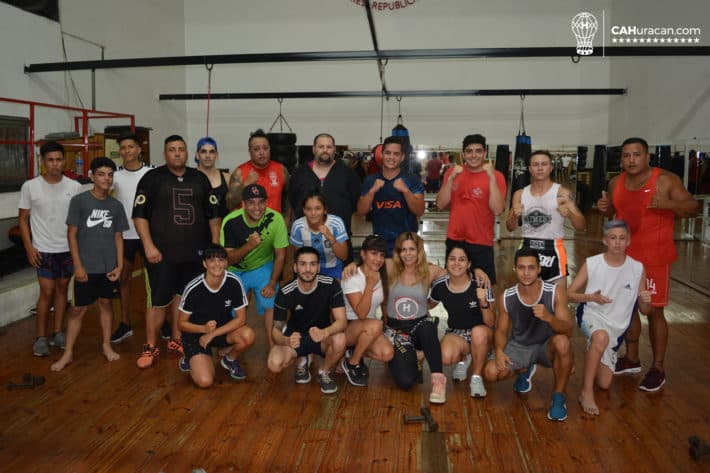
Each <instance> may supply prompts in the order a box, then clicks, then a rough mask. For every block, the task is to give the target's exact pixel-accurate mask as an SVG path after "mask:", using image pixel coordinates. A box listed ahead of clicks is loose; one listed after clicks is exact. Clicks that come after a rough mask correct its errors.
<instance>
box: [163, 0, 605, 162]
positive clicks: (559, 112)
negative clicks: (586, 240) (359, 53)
mask: <svg viewBox="0 0 710 473" xmlns="http://www.w3.org/2000/svg"><path fill="white" fill-rule="evenodd" d="M531 3H534V6H528V5H527V4H522V3H520V2H514V1H512V0H507V1H502V2H496V3H495V4H493V3H492V2H483V1H475V2H474V1H471V0H449V1H446V2H441V1H433V0H418V1H417V2H416V4H415V5H414V6H410V7H408V8H406V9H405V10H402V11H400V12H394V13H392V12H375V13H374V15H375V23H376V28H377V32H378V38H379V46H380V48H381V49H410V48H427V49H428V48H455V47H461V48H465V47H527V46H570V48H574V45H575V42H574V38H573V35H572V32H571V30H570V26H569V24H570V20H571V19H572V17H573V16H574V15H575V14H576V13H578V12H579V11H581V10H588V9H592V8H596V9H597V10H598V11H599V13H598V14H599V17H600V18H601V9H602V8H606V9H608V8H609V4H610V2H608V1H599V2H582V1H581V0H580V1H571V2H565V3H561V2H558V1H554V0H545V1H537V2H531ZM590 5H591V6H590ZM185 18H186V23H185V41H186V54H217V53H221V54H226V53H252V52H288V51H335V50H371V48H372V42H371V39H370V33H369V29H368V25H367V20H366V16H365V11H364V8H363V7H358V6H356V5H354V4H353V3H352V2H351V1H349V0H331V1H328V2H317V1H315V0H304V1H299V2H290V1H285V0H283V1H278V0H269V1H262V2H251V1H250V2H247V1H244V0H241V1H232V0H214V1H212V2H210V3H209V4H207V5H206V4H204V3H202V2H196V1H190V0H186V1H185ZM572 50H573V49H572ZM386 81H387V86H388V88H389V89H390V90H397V89H401V90H408V89H483V88H547V87H551V88H557V87H559V88H563V87H564V88H579V87H602V88H603V87H611V86H613V84H611V81H610V63H609V61H606V60H602V59H589V60H584V61H582V62H581V63H580V64H572V63H571V61H570V60H569V59H567V58H560V59H545V60H524V59H516V60H500V59H491V60H485V59H479V60H469V61H460V60H459V61H444V60H437V61H392V62H390V64H389V65H388V66H387V69H386ZM206 86H207V74H206V71H205V69H204V68H203V67H201V66H194V67H189V68H187V91H188V92H206ZM212 90H213V92H254V91H295V90H379V79H378V75H377V67H376V64H375V63H374V62H351V63H347V62H329V63H294V64H263V65H217V66H215V68H214V71H213V81H212ZM166 92H179V91H172V90H166ZM609 104H610V99H609V98H608V97H606V96H600V97H529V98H528V99H526V125H527V132H528V134H530V135H531V136H532V137H533V143H534V144H535V145H536V146H537V145H539V146H543V145H544V146H552V145H561V144H578V143H605V142H606V141H607V138H608V109H609ZM187 110H188V114H187V120H188V131H189V132H188V136H189V139H190V143H191V145H190V147H191V148H192V146H193V145H194V143H195V142H196V140H197V139H198V138H199V137H200V136H203V135H204V132H205V111H206V102H204V101H200V102H188V106H187ZM277 113H278V104H277V103H276V100H250V101H249V100H241V101H213V102H212V106H211V119H210V134H211V135H212V136H214V137H215V138H216V139H217V140H218V142H219V145H220V152H221V159H222V165H224V166H227V167H230V168H232V167H234V166H235V165H237V164H239V163H241V162H243V161H244V160H246V159H247V153H246V141H247V137H248V134H249V132H250V131H252V130H254V129H255V128H257V127H268V126H269V125H270V124H271V123H272V121H273V119H274V118H275V116H276V114H277ZM519 114H520V100H519V98H518V97H492V98H479V97H465V98H461V97H455V98H405V99H403V101H402V115H403V117H404V121H405V125H406V126H407V127H408V128H409V130H410V134H411V136H412V139H413V141H414V142H415V143H421V144H426V145H433V146H438V145H442V146H455V147H458V146H460V142H461V138H462V137H463V136H464V135H465V134H467V133H470V132H474V131H476V132H482V133H484V134H485V135H487V136H488V137H489V141H490V142H491V143H512V142H514V139H515V138H514V137H515V134H516V133H517V130H518V121H519ZM284 115H285V116H286V118H287V119H288V121H289V123H290V124H291V126H292V127H293V128H294V131H295V132H296V133H297V134H298V136H299V140H298V142H299V144H308V143H310V142H311V140H312V137H313V136H314V135H315V134H316V133H318V132H321V131H329V132H331V133H333V134H334V135H335V137H336V140H337V141H338V142H339V143H343V144H349V145H351V146H366V145H368V144H374V143H376V142H377V140H378V139H379V136H380V101H379V99H376V98H374V99H320V100H315V99H302V100H290V101H286V102H284ZM396 117H397V102H396V101H395V100H391V101H390V102H388V103H386V104H385V110H384V135H385V136H387V135H388V134H389V131H390V130H391V128H392V127H393V126H394V125H395V119H396Z"/></svg>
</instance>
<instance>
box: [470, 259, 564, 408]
mask: <svg viewBox="0 0 710 473" xmlns="http://www.w3.org/2000/svg"><path fill="white" fill-rule="evenodd" d="M514 271H515V278H516V280H517V281H518V283H517V284H516V285H515V286H513V287H510V288H508V289H506V290H505V292H504V294H503V297H501V298H499V307H498V321H497V324H496V325H497V326H496V331H495V334H494V346H495V359H493V360H489V361H488V362H487V363H486V366H485V368H484V377H485V378H486V380H488V381H491V382H492V381H500V380H502V379H506V378H508V377H510V376H512V375H513V374H514V373H516V372H517V373H519V374H518V377H517V379H516V380H515V384H514V385H513V389H514V390H515V391H517V392H520V393H526V392H529V391H530V390H531V389H532V382H531V381H532V377H533V375H534V374H535V370H536V369H537V365H538V364H541V365H543V366H548V367H550V366H551V367H552V371H553V373H554V376H555V385H554V392H553V393H552V405H551V406H550V410H549V411H548V413H547V418H548V419H550V420H558V421H563V420H565V419H566V418H567V398H566V397H565V394H564V393H565V389H566V387H567V381H568V380H569V375H570V371H571V370H572V349H571V347H570V342H569V337H568V336H567V333H569V331H570V330H571V329H572V318H571V316H570V313H569V309H568V308H567V303H566V300H565V298H564V297H561V296H560V295H559V294H557V292H556V291H555V285H554V284H549V283H545V282H543V281H542V280H541V279H540V271H541V268H540V262H539V259H538V254H537V252H536V251H535V250H531V249H529V248H522V249H520V250H518V251H517V252H516V253H515V267H514ZM509 332H510V333H509Z"/></svg>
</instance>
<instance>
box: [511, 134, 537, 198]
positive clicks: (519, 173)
mask: <svg viewBox="0 0 710 473" xmlns="http://www.w3.org/2000/svg"><path fill="white" fill-rule="evenodd" d="M531 152H532V138H531V137H529V136H528V135H526V134H525V132H523V133H522V134H519V135H518V136H516V137H515V157H514V158H513V176H512V177H513V185H512V186H511V191H510V192H511V194H510V195H513V194H514V193H515V191H517V190H518V189H522V188H523V187H525V186H527V185H528V184H530V171H529V170H528V167H529V166H530V153H531ZM511 205H512V200H511Z"/></svg>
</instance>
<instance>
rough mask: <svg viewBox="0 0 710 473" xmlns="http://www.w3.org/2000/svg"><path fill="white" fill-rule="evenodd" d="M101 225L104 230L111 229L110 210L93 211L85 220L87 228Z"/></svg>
mask: <svg viewBox="0 0 710 473" xmlns="http://www.w3.org/2000/svg"><path fill="white" fill-rule="evenodd" d="M102 223H103V225H104V228H111V224H112V223H113V221H112V217H111V211H110V210H102V209H94V210H92V211H91V214H90V215H89V216H88V217H87V219H86V226H87V227H88V228H92V227H95V226H96V225H99V224H102Z"/></svg>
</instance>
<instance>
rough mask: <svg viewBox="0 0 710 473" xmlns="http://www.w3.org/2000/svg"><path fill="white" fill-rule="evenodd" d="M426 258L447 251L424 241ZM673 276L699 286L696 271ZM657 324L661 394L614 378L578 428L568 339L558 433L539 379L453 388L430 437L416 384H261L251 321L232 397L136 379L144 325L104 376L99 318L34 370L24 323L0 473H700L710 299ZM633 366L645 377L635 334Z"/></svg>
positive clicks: (575, 259) (163, 380) (223, 390)
mask: <svg viewBox="0 0 710 473" xmlns="http://www.w3.org/2000/svg"><path fill="white" fill-rule="evenodd" d="M595 240H596V238H592V237H589V236H583V237H580V238H578V239H577V240H575V241H568V249H569V253H570V266H571V268H570V269H571V270H572V271H573V272H574V271H575V270H576V267H577V265H578V264H580V263H581V261H582V259H583V258H584V257H586V256H588V255H590V254H594V253H597V252H599V251H600V250H601V245H600V244H599V243H597V242H596V241H595ZM516 244H517V242H516V241H514V240H503V241H502V242H501V243H499V244H498V245H497V248H496V251H497V254H498V255H499V256H498V258H497V267H498V272H499V281H500V285H499V288H501V287H503V286H505V285H508V284H509V282H510V281H511V280H512V275H511V274H510V271H509V270H508V269H507V268H511V267H512V259H511V257H512V254H513V251H514V247H515V245H516ZM428 245H430V246H431V247H432V248H433V247H437V248H439V251H440V252H441V251H442V248H443V245H442V244H441V242H438V243H437V242H436V241H434V240H433V239H432V240H429V239H428ZM437 245H439V246H437ZM693 245H697V246H698V247H699V246H700V245H699V244H698V243H694V244H693ZM695 250H696V251H695V252H693V251H691V252H685V253H684V254H687V253H690V254H697V251H699V250H698V248H695ZM679 264H680V265H684V266H685V267H689V268H693V267H694V268H695V269H694V270H695V271H708V269H707V267H708V263H707V259H704V261H690V262H688V261H681V262H680V263H679ZM141 282H142V281H141V280H139V279H135V280H134V282H133V284H134V289H135V290H134V293H136V294H139V295H137V296H136V297H135V298H134V306H133V307H134V310H133V315H132V316H133V320H134V321H136V322H139V321H141V320H142V310H140V309H139V306H140V305H141V304H143V303H144V301H145V298H144V296H143V295H142V290H141ZM667 314H668V318H669V320H670V344H669V350H668V357H667V364H666V366H667V377H668V382H667V384H666V386H665V387H664V388H663V390H662V391H660V392H658V393H654V394H649V393H644V392H642V391H640V390H638V388H637V384H638V381H639V376H622V377H617V378H616V379H615V380H614V383H613V385H612V387H611V390H610V391H609V392H608V393H603V394H599V395H598V397H597V401H598V403H599V406H600V408H601V409H602V415H601V416H600V417H598V418H591V417H588V416H585V415H584V414H583V413H582V412H581V409H580V408H579V405H578V404H577V402H576V398H577V395H578V393H579V389H580V385H581V373H582V361H583V351H584V345H585V343H584V340H583V338H582V337H581V336H580V334H579V332H575V335H574V337H573V340H572V341H573V345H574V348H575V353H576V360H575V366H576V374H575V375H573V376H572V379H571V381H570V384H569V387H568V390H567V394H568V407H569V418H568V420H567V421H566V422H563V423H553V422H550V421H548V420H547V417H546V412H547V408H548V404H549V398H550V394H551V388H552V373H551V372H550V370H546V369H541V370H538V374H536V376H535V378H534V381H533V384H534V386H533V390H532V391H531V392H530V393H529V394H527V395H519V394H516V393H514V392H513V390H512V380H509V381H504V382H501V383H498V384H497V385H493V386H490V385H489V386H488V397H486V398H485V399H473V398H471V397H469V393H468V385H467V383H460V384H453V383H452V382H451V381H450V382H449V385H448V386H447V403H446V404H445V405H443V406H432V407H431V411H432V413H433V416H434V418H435V420H436V421H437V422H438V424H439V432H438V433H431V432H427V431H426V428H424V427H423V425H421V424H411V425H404V424H403V416H404V415H415V414H418V413H419V409H420V407H421V406H426V405H428V394H429V391H430V385H429V381H428V378H429V376H428V374H427V375H425V383H424V384H423V385H421V386H416V387H415V388H413V389H411V390H410V391H400V390H398V389H396V388H395V386H394V384H393V382H392V380H391V378H390V376H389V375H388V373H387V370H386V367H385V366H383V365H381V364H378V363H371V364H370V371H371V375H370V386H369V387H367V388H358V387H353V386H351V385H349V384H348V383H347V380H346V379H345V377H344V376H343V375H337V384H338V389H339V390H338V393H337V394H335V395H329V396H325V395H322V394H321V393H320V390H319V387H318V384H317V382H316V381H315V379H314V380H313V382H312V383H311V384H309V385H296V384H295V383H294V381H293V368H291V369H289V370H288V371H286V372H285V373H282V374H281V375H279V376H275V375H273V374H270V373H268V372H267V370H266V366H265V359H266V350H265V348H264V343H263V341H264V339H263V330H262V329H261V320H260V319H258V318H257V317H256V316H254V315H253V314H250V315H249V323H250V324H251V325H253V326H254V327H256V328H257V333H258V335H259V338H258V340H257V344H256V346H255V347H254V348H253V349H252V350H251V351H249V352H247V353H246V354H245V355H244V357H243V359H244V361H245V363H244V366H245V368H246V370H247V373H248V376H249V378H248V379H247V380H246V381H243V382H234V381H232V380H231V379H230V378H229V376H228V375H227V374H226V372H225V371H224V370H223V369H221V368H217V371H218V382H217V385H216V386H214V387H213V388H212V389H209V390H200V389H197V388H195V387H194V386H193V385H192V383H191V382H190V379H189V376H188V375H187V374H183V373H181V372H180V371H179V370H178V369H177V358H176V357H173V356H164V357H162V358H161V359H160V360H159V362H158V363H157V366H155V367H154V368H151V369H148V370H139V369H138V368H136V366H135V360H136V356H137V354H138V352H139V350H140V347H141V344H142V343H143V341H144V332H143V330H142V329H141V327H142V326H143V323H142V322H139V323H137V324H136V326H137V330H136V334H135V335H134V336H133V337H132V338H130V339H128V340H127V341H125V342H123V343H121V344H119V345H118V346H117V350H118V351H119V353H121V355H122V358H121V360H119V361H117V362H113V363H107V362H105V361H104V358H103V356H102V355H101V353H100V343H99V338H98V320H97V318H96V314H95V312H90V313H89V315H87V317H86V318H85V326H84V329H83V331H82V334H81V336H80V339H79V343H78V346H77V348H76V351H75V360H76V361H75V362H74V363H73V364H72V365H70V366H69V367H68V368H67V369H65V371H63V372H61V373H59V374H56V373H50V372H49V365H50V363H51V361H53V360H54V359H56V358H58V356H59V351H58V350H54V351H53V353H52V356H51V357H50V358H49V359H47V358H44V359H41V358H35V357H33V356H32V354H31V351H30V349H31V348H30V347H31V345H32V340H33V333H34V320H32V319H26V320H23V321H20V322H18V323H15V324H13V325H11V326H9V327H6V328H5V329H4V334H3V335H1V336H0V379H2V380H3V381H8V380H14V381H19V380H20V379H21V378H22V375H23V373H25V372H31V373H33V374H35V375H43V376H45V377H46V378H47V381H46V384H45V385H43V386H41V387H37V388H35V389H33V390H16V391H8V390H6V389H5V388H3V389H2V390H0V471H3V472H5V471H8V472H9V471H12V472H15V471H17V472H34V471H36V472H46V471H56V472H136V471H140V472H161V471H162V472H189V471H192V470H193V469H198V468H202V469H204V470H205V471H207V472H209V473H213V472H221V471H253V472H276V471H288V472H292V471H293V472H296V471H302V472H316V471H317V472H331V471H342V472H361V471H362V472H380V471H381V472H403V473H404V472H437V471H454V472H473V471H491V472H499V471H510V472H568V471H569V472H587V471H589V472H599V471H608V472H626V471H628V472H674V471H678V472H695V471H697V472H708V471H710V456H708V457H706V458H704V459H702V460H701V461H695V460H693V459H692V458H691V457H690V456H689V454H688V444H687V439H688V437H689V436H691V435H697V436H699V437H701V438H703V439H704V440H706V441H708V440H710V405H709V404H708V403H707V399H708V398H707V397H706V396H708V395H710V389H709V386H710V363H708V359H709V355H710V343H708V342H709V341H710V325H709V324H708V320H709V319H710V298H708V297H707V296H705V295H702V294H700V293H699V292H697V291H695V290H693V289H691V288H689V287H687V286H685V285H683V284H680V283H678V282H673V283H672V290H671V303H670V305H669V307H668V308H667ZM161 350H163V351H164V350H165V345H164V343H163V344H162V345H161ZM641 355H642V361H643V362H644V364H645V365H648V363H649V362H650V358H651V353H650V347H649V343H648V338H647V327H645V326H644V333H643V336H642V343H641ZM446 372H447V373H448V374H450V368H446ZM314 378H315V377H314Z"/></svg>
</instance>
